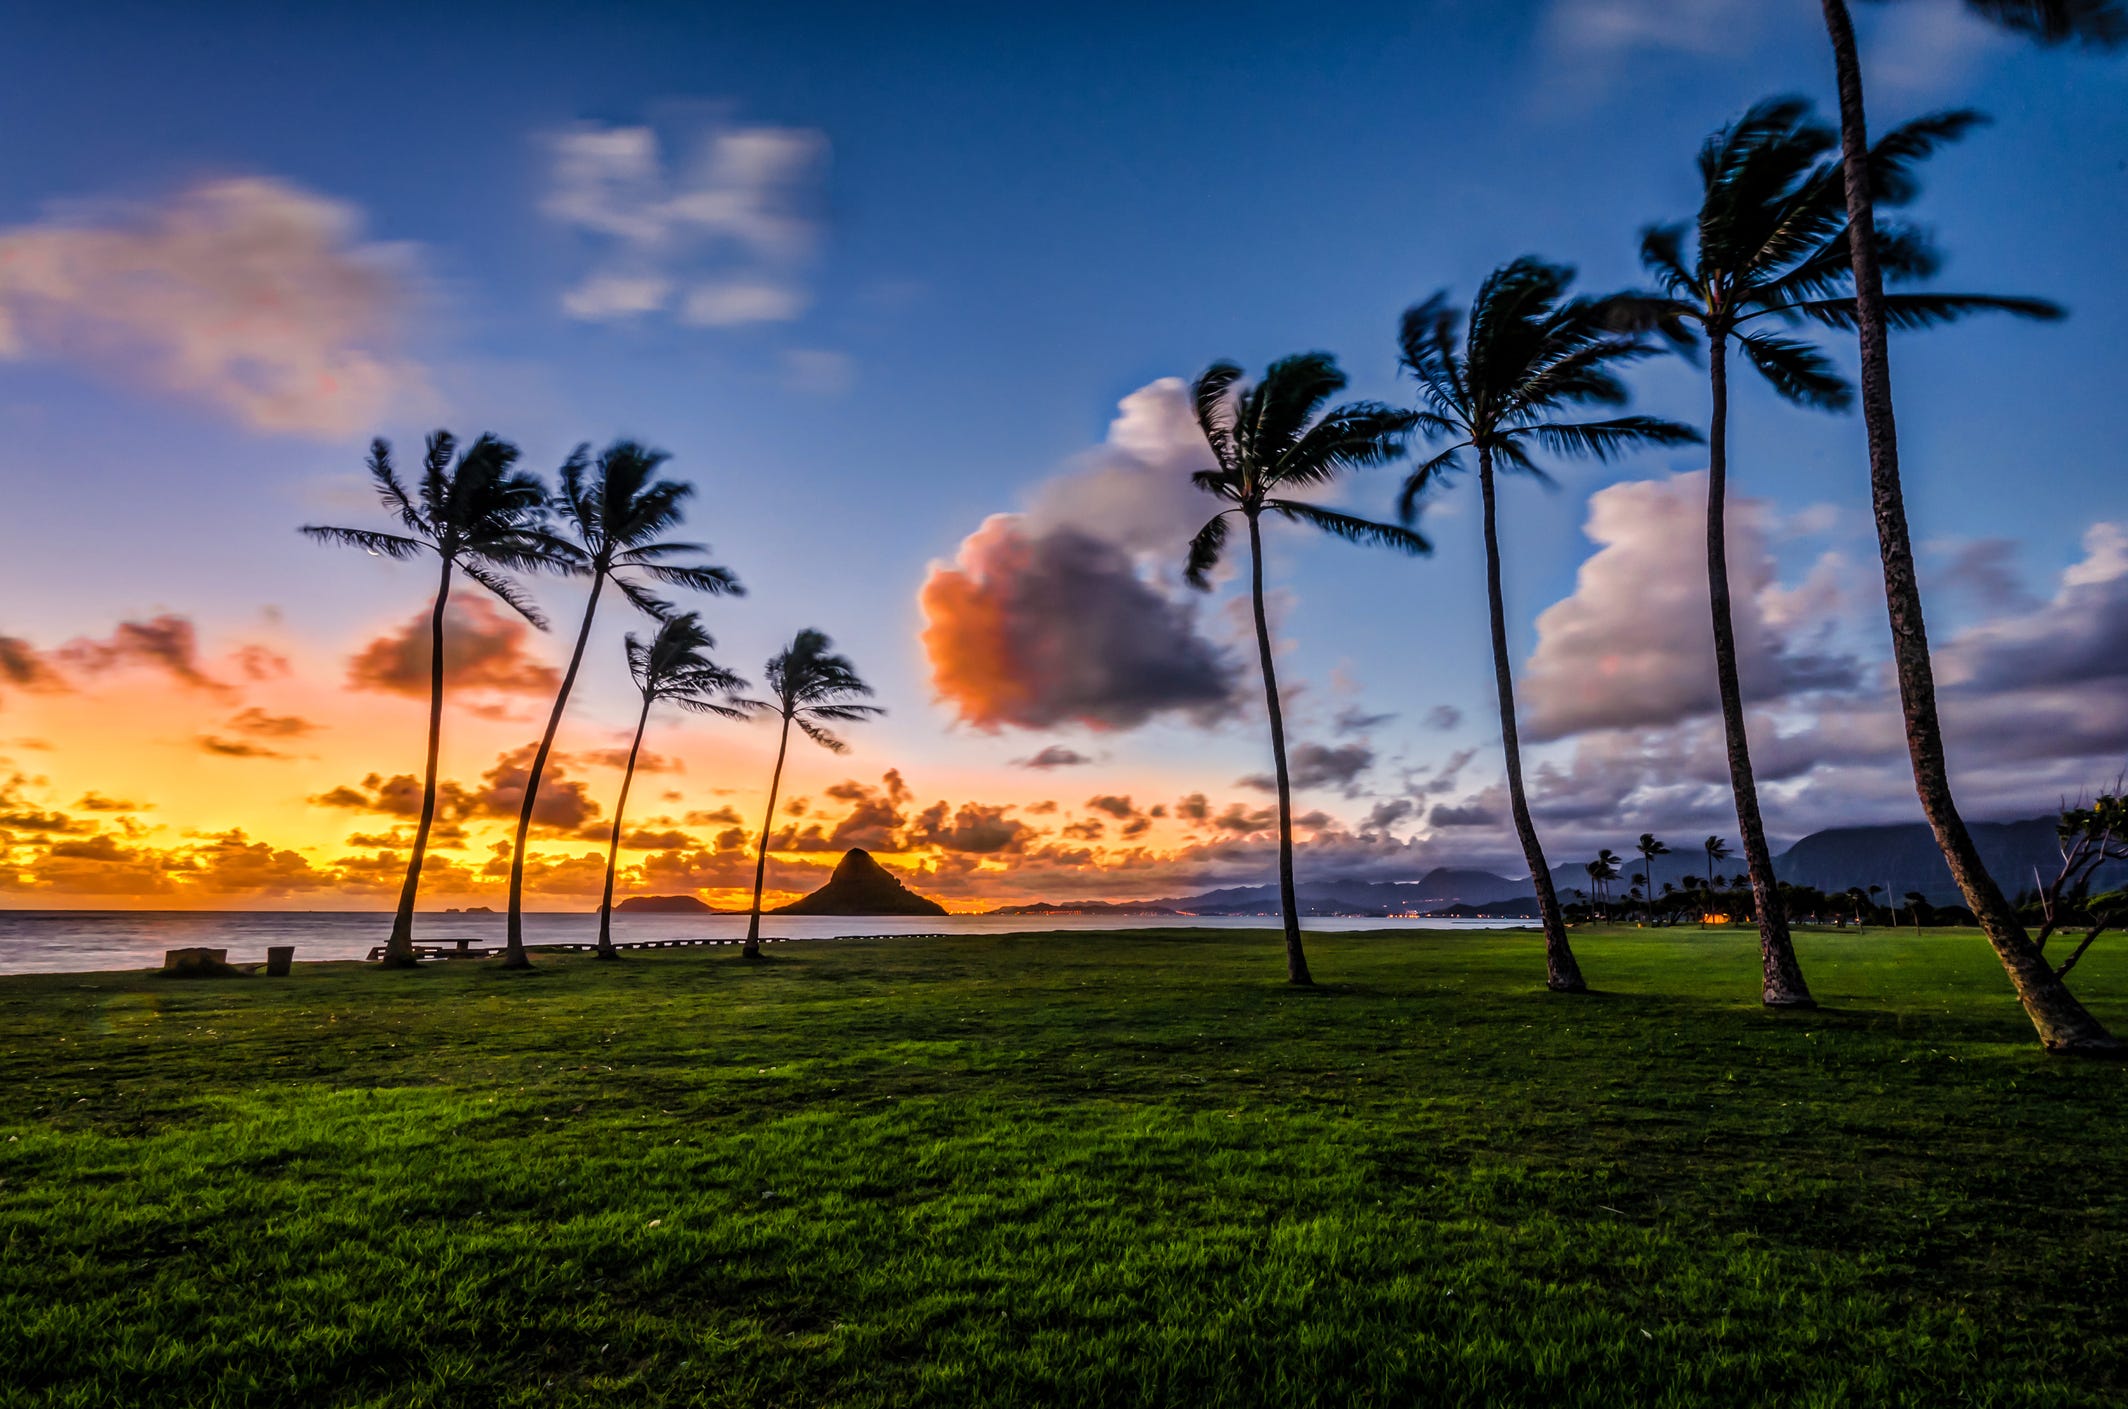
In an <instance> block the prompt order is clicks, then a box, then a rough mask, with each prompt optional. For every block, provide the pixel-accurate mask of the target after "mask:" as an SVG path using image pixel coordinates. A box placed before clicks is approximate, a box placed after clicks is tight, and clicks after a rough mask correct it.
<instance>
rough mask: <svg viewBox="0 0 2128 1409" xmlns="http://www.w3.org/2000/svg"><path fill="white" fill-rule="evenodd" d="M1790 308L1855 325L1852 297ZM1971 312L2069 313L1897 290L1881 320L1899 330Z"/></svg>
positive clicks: (1997, 299)
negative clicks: (1897, 292) (1898, 291)
mask: <svg viewBox="0 0 2128 1409" xmlns="http://www.w3.org/2000/svg"><path fill="white" fill-rule="evenodd" d="M1790 308H1791V309H1792V310H1793V311H1794V312H1796V313H1799V314H1801V315H1803V316H1804V317H1806V318H1811V319H1815V320H1816V321H1818V322H1820V323H1823V324H1825V325H1826V326H1827V327H1830V328H1841V329H1852V328H1853V327H1854V326H1855V301H1854V300H1853V299H1851V298H1829V299H1814V300H1811V301H1810V302H1807V303H1797V304H1791V305H1790ZM1974 313H2008V314H2010V315H2012V316H2013V317H2018V318H2032V319H2036V320H2038V321H2040V322H2054V321H2057V320H2059V319H2061V318H2065V317H2067V316H2068V310H2067V309H2065V308H2063V307H2062V306H2061V305H2060V304H2058V303H2053V302H2050V301H2048V300H2046V299H2043V298H2016V297H2011V296H2007V295H1996V294H1938V293H1926V294H1914V293H1899V294H1886V295H1885V296H1884V321H1885V322H1886V323H1887V324H1888V325H1889V326H1891V327H1894V328H1898V329H1901V330H1907V329H1913V328H1933V327H1936V326H1938V325H1940V324H1944V323H1955V322H1957V321H1958V320H1959V319H1961V318H1964V317H1966V316H1968V315H1969V314H1974Z"/></svg>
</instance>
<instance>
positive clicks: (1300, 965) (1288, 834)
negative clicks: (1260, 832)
mask: <svg viewBox="0 0 2128 1409" xmlns="http://www.w3.org/2000/svg"><path fill="white" fill-rule="evenodd" d="M1248 520H1249V599H1250V602H1251V604H1252V605H1253V606H1254V607H1255V609H1256V653H1257V656H1258V657H1259V658H1260V659H1261V660H1262V662H1263V682H1264V706H1265V708H1266V709H1268V710H1269V711H1270V715H1271V769H1272V773H1273V775H1274V776H1275V777H1276V778H1277V780H1278V913H1279V915H1280V917H1281V918H1282V919H1283V920H1284V922H1285V929H1286V982H1287V983H1299V984H1313V983H1314V982H1315V977H1314V975H1312V974H1310V973H1309V972H1308V956H1307V954H1306V953H1304V952H1303V951H1302V949H1301V947H1300V905H1299V903H1298V901H1297V900H1296V899H1295V898H1294V894H1293V787H1292V783H1291V781H1290V780H1289V779H1288V778H1287V776H1286V716H1285V711H1284V710H1282V709H1280V708H1279V704H1278V671H1277V669H1276V668H1275V667H1274V666H1273V665H1272V663H1271V624H1270V622H1269V621H1268V620H1267V619H1266V618H1265V616H1264V574H1263V533H1262V531H1261V530H1260V529H1259V528H1258V527H1257V522H1256V515H1254V514H1250V515H1248Z"/></svg>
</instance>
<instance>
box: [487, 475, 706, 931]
mask: <svg viewBox="0 0 2128 1409" xmlns="http://www.w3.org/2000/svg"><path fill="white" fill-rule="evenodd" d="M669 458H671V457H669V456H668V455H666V454H665V452H664V451H662V450H651V449H648V448H647V447H645V446H642V445H639V444H637V443H636V442H635V441H632V440H616V441H615V442H613V444H611V445H609V446H607V447H606V448H605V449H604V450H601V451H600V452H599V455H598V459H597V460H596V461H593V460H592V459H591V447H590V446H588V445H580V446H578V447H577V448H576V451H575V453H573V454H572V455H570V457H569V458H568V460H567V461H566V462H564V463H563V465H562V471H561V486H560V488H559V489H557V490H556V491H555V494H554V509H555V512H557V513H558V514H560V515H561V517H562V519H563V521H564V522H565V523H567V524H568V525H569V527H570V528H571V529H572V530H573V531H574V535H575V541H574V542H569V541H567V540H564V541H563V552H564V553H565V554H566V557H567V561H568V571H569V572H571V573H573V574H575V575H576V576H579V577H588V578H590V579H591V592H590V595H589V596H588V597H586V598H585V599H584V620H583V624H582V625H581V626H579V627H578V628H577V632H576V647H575V649H574V650H572V651H570V653H569V668H568V669H567V670H566V671H564V672H562V684H561V688H560V689H559V690H557V691H555V694H554V708H553V709H552V710H551V711H549V712H548V715H547V730H546V732H545V733H544V734H541V735H540V738H539V748H538V750H537V751H536V752H535V753H534V754H533V755H532V768H531V771H530V773H529V774H527V776H526V778H525V796H524V800H523V802H521V803H520V804H519V806H518V811H517V837H516V840H515V844H514V845H513V846H512V848H511V851H510V920H509V929H508V938H507V941H506V947H505V949H504V951H503V966H504V967H505V968H512V969H522V968H527V967H529V961H528V960H527V959H526V958H525V908H524V907H525V840H526V837H527V836H528V835H529V834H530V832H531V830H532V811H533V809H534V808H535V807H537V806H538V804H539V780H540V776H541V775H542V774H544V773H545V772H546V771H547V757H548V755H549V754H551V753H552V752H553V751H554V735H555V732H556V731H557V730H558V729H560V728H561V723H562V713H563V711H565V710H566V709H568V707H569V693H570V691H572V690H574V689H575V688H576V672H577V670H578V669H579V668H580V667H581V666H582V665H583V663H584V646H585V644H586V643H587V642H588V641H590V639H591V622H592V619H593V618H594V617H595V616H596V615H597V613H598V603H599V592H600V589H602V588H603V587H605V585H606V584H607V583H608V582H609V581H610V582H611V583H612V584H613V585H614V586H615V587H616V588H618V589H619V590H620V593H621V595H622V596H623V597H626V598H627V599H628V600H629V602H631V603H632V604H633V605H634V606H635V607H636V608H638V609H639V610H641V611H643V612H647V613H648V614H649V615H651V616H652V617H657V618H663V617H665V616H666V615H668V614H669V613H670V612H671V610H672V609H671V608H670V607H668V606H667V605H666V604H665V603H663V602H661V601H659V600H658V599H657V598H656V597H654V596H652V595H651V593H650V589H649V588H647V587H645V586H644V585H643V584H642V583H641V582H639V581H637V580H636V575H637V574H640V575H641V576H643V577H647V578H649V579H651V580H652V581H653V582H661V583H664V584H666V585H667V586H671V587H685V588H687V589H689V590H691V591H695V592H706V593H709V594H710V595H712V596H733V597H737V596H743V595H744V594H745V589H744V588H742V587H741V586H740V585H739V579H737V578H736V577H734V576H732V574H731V573H730V572H729V571H727V570H726V569H724V568H720V567H707V566H698V565H694V564H690V563H683V562H675V561H674V560H675V559H678V558H686V557H691V556H694V555H696V554H699V553H706V552H708V551H709V549H708V548H707V547H706V546H704V545H703V544H700V543H669V542H663V541H660V539H659V537H658V536H659V535H660V534H663V533H666V532H669V531H670V530H671V529H673V528H675V527H676V526H678V524H679V522H680V520H681V518H682V517H683V509H682V506H683V505H685V504H686V502H687V501H688V499H690V498H691V497H693V495H694V492H695V487H694V486H693V485H691V484H684V483H682V482H680V481H679V480H670V479H656V478H654V476H655V475H656V474H657V472H658V469H659V467H660V466H662V465H663V464H664V463H665V462H666V460H667V459H669Z"/></svg>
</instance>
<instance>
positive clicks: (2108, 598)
mask: <svg viewBox="0 0 2128 1409" xmlns="http://www.w3.org/2000/svg"><path fill="white" fill-rule="evenodd" d="M2083 543H2084V558H2083V560H2082V561H2081V562H2078V563H2075V564H2072V565H2071V566H2070V567H2069V568H2068V569H2066V570H2065V571H2064V572H2063V573H2062V575H2061V582H2060V586H2059V587H2058V588H2057V590H2056V591H2055V593H2054V595H2053V597H2052V598H2050V599H2049V600H2048V601H2046V602H2044V603H2041V604H2038V605H2036V606H2033V607H2031V608H2030V609H2028V610H2025V611H2018V612H2013V613H2012V614H2010V615H2007V616H2003V617H1998V618H1996V619H1995V620H1992V621H1988V622H1984V623H1982V624H1980V625H1978V626H1974V627H1971V628H1969V629H1967V630H1965V631H1962V632H1960V633H1958V634H1957V635H1956V636H1955V637H1953V638H1952V639H1951V640H1950V641H1949V642H1948V643H1946V644H1945V646H1944V648H1943V650H1942V651H1941V652H1940V656H1941V659H1942V664H1941V665H1940V666H1939V667H1938V678H1939V681H1940V682H1941V683H1942V684H1943V685H1945V686H1947V687H1948V688H1951V689H1954V690H1956V691H1958V692H1959V693H1961V694H1979V693H1987V692H1997V691H2004V690H2014V691H2027V690H2031V689H2033V688H2035V687H2039V686H2050V685H2080V684H2085V683H2090V682H2097V681H2113V682H2121V681H2128V529H2124V528H2123V527H2122V526H2121V525H2120V524H2116V523H2097V524H2093V525H2092V526H2091V527H2090V528H2088V529H2087V530H2085V532H2084V540H2083ZM2007 600H2010V601H2012V602H2015V601H2016V597H2015V596H2014V595H2010V596H2008V597H2007Z"/></svg>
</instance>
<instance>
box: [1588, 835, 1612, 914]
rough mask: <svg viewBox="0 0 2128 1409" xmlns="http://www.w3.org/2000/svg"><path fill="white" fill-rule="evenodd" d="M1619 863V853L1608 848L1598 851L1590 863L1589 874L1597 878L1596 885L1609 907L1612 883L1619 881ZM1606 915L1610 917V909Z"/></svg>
mask: <svg viewBox="0 0 2128 1409" xmlns="http://www.w3.org/2000/svg"><path fill="white" fill-rule="evenodd" d="M1618 861H1619V856H1618V853H1617V852H1615V851H1613V850H1611V848H1609V847H1607V846H1606V847H1603V848H1601V849H1600V850H1598V851H1597V853H1596V859H1595V860H1594V861H1591V862H1590V863H1589V874H1590V875H1591V876H1594V877H1595V878H1596V884H1597V885H1598V886H1599V887H1600V888H1601V889H1600V894H1601V895H1602V898H1603V900H1604V902H1605V903H1606V905H1607V906H1608V904H1609V901H1610V899H1611V882H1613V881H1615V880H1617V879H1618ZM1605 913H1606V915H1608V913H1609V911H1608V909H1607V910H1606V912H1605Z"/></svg>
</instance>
